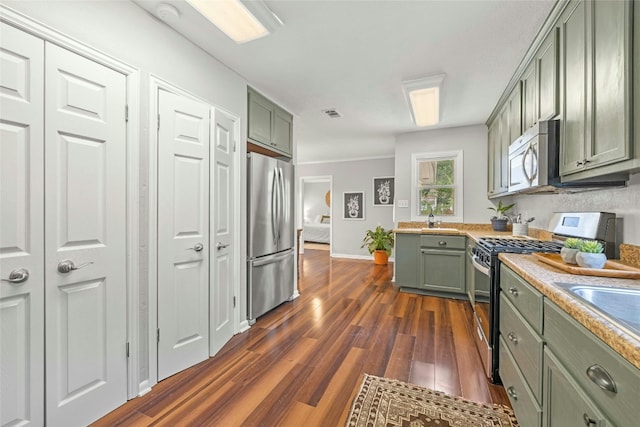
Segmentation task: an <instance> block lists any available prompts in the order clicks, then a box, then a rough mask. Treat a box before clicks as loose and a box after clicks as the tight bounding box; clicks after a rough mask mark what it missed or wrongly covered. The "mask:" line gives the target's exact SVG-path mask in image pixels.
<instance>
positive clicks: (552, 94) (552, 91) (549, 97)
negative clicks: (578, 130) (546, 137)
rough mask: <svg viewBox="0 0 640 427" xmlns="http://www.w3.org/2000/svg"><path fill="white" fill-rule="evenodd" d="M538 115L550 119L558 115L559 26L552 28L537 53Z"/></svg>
mask: <svg viewBox="0 0 640 427" xmlns="http://www.w3.org/2000/svg"><path fill="white" fill-rule="evenodd" d="M536 69H537V77H536V87H537V117H538V119H539V120H549V119H552V118H554V117H555V116H557V115H558V113H559V111H558V99H559V97H558V91H559V80H558V70H559V67H558V28H557V27H554V28H553V29H551V32H550V33H549V35H547V38H546V39H545V40H544V42H543V43H542V45H541V46H540V49H539V50H538V53H537V54H536Z"/></svg>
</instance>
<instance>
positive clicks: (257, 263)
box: [250, 249, 293, 267]
mask: <svg viewBox="0 0 640 427" xmlns="http://www.w3.org/2000/svg"><path fill="white" fill-rule="evenodd" d="M292 252H293V249H288V250H286V251H284V252H282V253H279V254H278V255H272V256H268V257H266V258H265V257H263V258H260V259H256V260H252V261H250V262H251V266H252V267H260V266H261V265H265V264H271V263H274V262H278V261H280V260H283V259H286V258H288V257H290V256H291V253H292Z"/></svg>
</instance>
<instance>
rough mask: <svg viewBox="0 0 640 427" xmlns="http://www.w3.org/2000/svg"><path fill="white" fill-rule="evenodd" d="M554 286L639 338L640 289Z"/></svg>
mask: <svg viewBox="0 0 640 427" xmlns="http://www.w3.org/2000/svg"><path fill="white" fill-rule="evenodd" d="M556 285H558V286H559V287H561V288H562V289H565V290H566V291H568V292H569V293H571V294H573V295H575V296H576V297H578V298H579V299H580V300H582V301H583V302H585V303H586V304H587V305H589V306H590V307H593V308H594V309H595V310H597V311H598V312H600V313H601V314H603V315H604V316H605V317H607V318H609V319H610V320H612V321H613V322H614V323H616V324H618V325H620V326H622V327H623V328H625V329H628V330H629V332H632V333H633V334H634V335H636V336H638V337H640V289H628V288H613V287H609V286H597V285H581V284H575V283H557V282H556Z"/></svg>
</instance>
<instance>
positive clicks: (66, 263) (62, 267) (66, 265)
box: [58, 259, 93, 273]
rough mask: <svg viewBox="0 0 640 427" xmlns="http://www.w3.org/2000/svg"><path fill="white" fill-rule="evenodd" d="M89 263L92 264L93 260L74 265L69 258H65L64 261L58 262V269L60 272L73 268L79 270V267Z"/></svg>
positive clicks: (69, 270)
mask: <svg viewBox="0 0 640 427" xmlns="http://www.w3.org/2000/svg"><path fill="white" fill-rule="evenodd" d="M90 264H93V262H85V263H84V264H80V265H78V266H76V264H75V263H74V262H73V261H71V260H70V259H65V260H64V261H60V262H59V263H58V271H59V272H60V273H70V272H72V271H73V270H80V269H81V268H85V267H87V266H88V265H90Z"/></svg>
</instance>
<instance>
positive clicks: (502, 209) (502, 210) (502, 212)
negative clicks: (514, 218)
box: [487, 200, 516, 219]
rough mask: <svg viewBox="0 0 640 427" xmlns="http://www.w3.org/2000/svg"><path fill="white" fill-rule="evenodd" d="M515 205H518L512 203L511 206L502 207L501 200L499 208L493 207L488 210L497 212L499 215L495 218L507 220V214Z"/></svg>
mask: <svg viewBox="0 0 640 427" xmlns="http://www.w3.org/2000/svg"><path fill="white" fill-rule="evenodd" d="M515 205H516V204H515V203H511V204H510V205H506V206H503V205H502V200H500V201H499V202H498V206H497V207H494V206H491V207H489V208H487V209H490V210H492V211H495V212H496V214H497V215H496V216H495V217H494V218H498V219H505V218H506V216H505V213H506V212H508V211H509V209H511V208H512V207H514V206H515Z"/></svg>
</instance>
